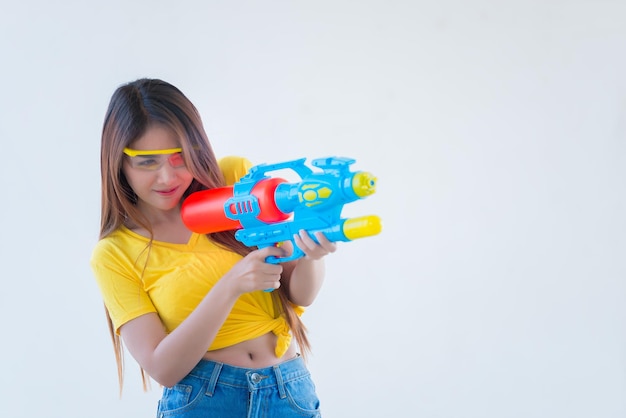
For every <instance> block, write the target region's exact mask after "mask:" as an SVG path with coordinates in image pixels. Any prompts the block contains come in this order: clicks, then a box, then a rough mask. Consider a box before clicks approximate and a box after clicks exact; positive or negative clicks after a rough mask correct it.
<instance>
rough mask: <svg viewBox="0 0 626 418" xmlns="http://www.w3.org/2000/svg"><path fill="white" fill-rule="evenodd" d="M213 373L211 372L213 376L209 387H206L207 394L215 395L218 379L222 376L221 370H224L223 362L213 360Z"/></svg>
mask: <svg viewBox="0 0 626 418" xmlns="http://www.w3.org/2000/svg"><path fill="white" fill-rule="evenodd" d="M213 364H214V366H213V373H211V378H210V379H209V387H207V389H206V395H208V396H213V392H215V386H216V385H217V379H218V378H219V377H220V372H221V371H222V366H223V364H222V363H218V362H213Z"/></svg>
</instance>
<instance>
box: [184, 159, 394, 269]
mask: <svg viewBox="0 0 626 418" xmlns="http://www.w3.org/2000/svg"><path fill="white" fill-rule="evenodd" d="M305 161H306V158H301V159H297V160H292V161H286V162H281V163H277V164H260V165H257V166H254V167H252V168H251V169H250V170H249V171H248V173H247V174H246V175H245V176H244V177H242V178H241V179H240V180H239V181H238V182H236V183H235V184H234V185H232V186H226V187H218V188H214V189H209V190H201V191H198V192H194V193H192V194H191V195H189V196H188V197H187V198H186V199H185V200H184V201H183V203H182V206H181V216H182V220H183V223H184V224H185V225H186V226H187V228H188V229H190V230H191V231H193V232H197V233H201V234H208V233H214V232H220V231H225V230H235V229H236V230H237V231H236V232H235V238H236V239H237V240H238V241H240V242H242V243H244V244H245V245H247V246H249V247H254V246H256V247H258V248H264V247H268V246H271V245H274V246H276V245H280V243H281V242H285V241H291V242H292V243H293V244H294V245H293V253H292V254H291V255H290V256H288V257H268V259H267V260H266V261H267V262H269V263H274V264H276V263H281V262H287V261H291V260H295V259H298V258H300V257H302V256H303V255H304V253H303V252H302V250H300V249H299V248H298V247H297V246H296V245H295V242H294V241H293V236H294V234H297V233H298V231H300V230H302V229H304V230H306V231H307V232H308V233H309V234H310V235H311V237H312V238H313V239H315V237H314V236H313V233H315V232H317V231H321V232H323V233H324V235H325V236H326V238H328V240H329V241H331V242H337V241H352V240H354V239H357V238H362V237H369V236H373V235H376V234H378V233H379V232H380V231H381V229H382V226H381V220H380V218H379V217H378V216H376V215H368V216H361V217H356V218H349V219H347V218H342V217H341V212H342V210H343V206H344V205H345V204H346V203H350V202H353V201H356V200H359V199H363V198H365V197H367V196H370V195H371V194H373V193H374V192H375V191H376V181H377V179H376V177H374V176H373V175H372V174H371V173H369V172H364V171H356V172H351V171H350V167H349V166H350V165H351V164H353V163H354V162H355V160H353V159H351V158H345V157H328V158H319V159H315V160H313V161H311V164H312V165H313V166H314V167H318V168H319V169H321V171H313V170H312V169H311V168H310V167H308V166H306V164H305ZM285 169H289V170H293V171H294V172H295V173H296V174H298V175H299V176H300V178H301V181H300V182H296V183H289V182H288V181H287V180H285V179H283V178H280V177H270V176H268V175H267V173H268V172H272V171H278V170H285ZM316 241H317V240H316Z"/></svg>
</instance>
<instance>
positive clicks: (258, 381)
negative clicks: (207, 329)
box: [188, 356, 309, 397]
mask: <svg viewBox="0 0 626 418" xmlns="http://www.w3.org/2000/svg"><path fill="white" fill-rule="evenodd" d="M188 376H189V377H195V378H201V379H207V380H209V392H212V390H213V388H215V385H216V384H218V383H219V384H225V385H230V386H234V387H241V388H249V389H262V388H267V387H273V386H277V387H278V388H279V391H280V392H281V395H283V393H282V392H283V385H284V384H285V383H287V382H290V381H293V380H297V379H301V378H303V377H308V376H309V370H308V369H307V368H306V365H305V363H304V360H303V359H302V357H301V356H297V357H294V358H293V359H291V360H287V361H284V362H282V363H280V364H277V365H275V366H270V367H265V368H260V369H248V368H244V367H236V366H231V365H228V364H224V363H219V362H215V361H210V360H200V362H199V363H198V364H197V365H196V366H195V367H194V368H193V369H192V370H191V372H189V375H188ZM281 397H282V396H281Z"/></svg>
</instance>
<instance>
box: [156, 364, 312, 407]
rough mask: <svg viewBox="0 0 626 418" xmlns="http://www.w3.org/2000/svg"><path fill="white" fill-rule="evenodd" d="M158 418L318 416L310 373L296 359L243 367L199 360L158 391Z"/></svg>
mask: <svg viewBox="0 0 626 418" xmlns="http://www.w3.org/2000/svg"><path fill="white" fill-rule="evenodd" d="M157 417H158V418H164V417H184V418H196V417H204V418H205V417H211V418H231V417H233V418H239V417H241V418H283V417H300V418H302V417H311V418H318V417H321V413H320V409H319V399H318V397H317V394H316V393H315V385H314V383H313V381H312V379H311V375H310V373H309V371H308V369H307V368H306V365H305V364H304V361H303V360H302V358H301V357H300V356H298V357H296V358H294V359H291V360H287V361H285V362H283V363H280V364H278V365H276V366H273V367H266V368H263V369H245V368H241V367H234V366H229V365H227V364H223V363H218V362H213V361H207V360H201V361H200V363H198V365H197V366H196V367H195V368H194V369H193V370H192V371H191V372H189V374H188V375H187V376H186V377H185V378H184V379H183V380H181V381H180V382H179V383H178V384H176V385H174V386H172V387H171V388H168V387H166V388H163V396H162V397H161V400H160V401H159V406H158V410H157Z"/></svg>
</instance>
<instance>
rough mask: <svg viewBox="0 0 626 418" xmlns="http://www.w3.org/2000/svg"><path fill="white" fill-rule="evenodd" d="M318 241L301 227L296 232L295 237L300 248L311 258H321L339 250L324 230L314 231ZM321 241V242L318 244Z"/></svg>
mask: <svg viewBox="0 0 626 418" xmlns="http://www.w3.org/2000/svg"><path fill="white" fill-rule="evenodd" d="M314 235H315V238H316V239H317V242H315V240H314V239H313V238H311V236H310V235H309V233H308V232H307V231H305V230H304V229H301V230H300V231H299V232H298V234H294V236H293V239H294V242H295V243H296V245H297V246H298V248H300V249H301V250H302V252H303V253H304V256H305V257H306V258H308V259H310V260H319V259H320V258H322V257H324V256H326V255H328V254H330V253H334V252H335V251H336V250H337V244H335V243H334V242H330V241H329V240H328V238H326V236H325V235H324V233H323V232H320V231H317V232H315V233H314ZM318 243H319V244H318Z"/></svg>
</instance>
